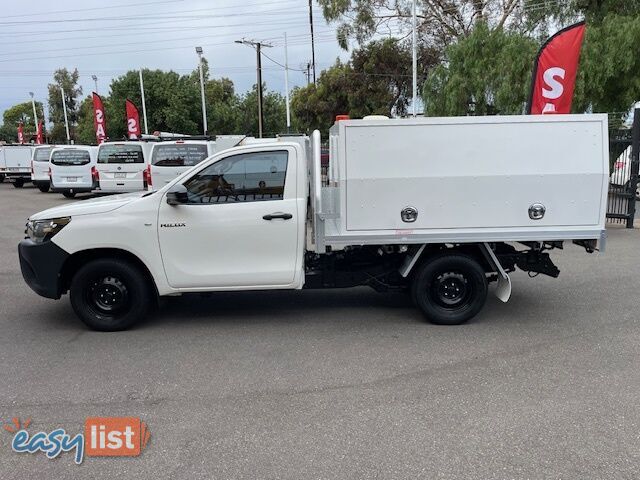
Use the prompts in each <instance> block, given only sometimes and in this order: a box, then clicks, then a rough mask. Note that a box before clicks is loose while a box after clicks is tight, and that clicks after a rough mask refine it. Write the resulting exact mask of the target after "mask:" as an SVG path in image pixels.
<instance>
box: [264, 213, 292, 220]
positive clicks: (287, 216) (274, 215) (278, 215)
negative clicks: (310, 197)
mask: <svg viewBox="0 0 640 480" xmlns="http://www.w3.org/2000/svg"><path fill="white" fill-rule="evenodd" d="M262 218H263V219H264V220H273V219H274V218H281V219H283V220H291V219H292V218H293V215H291V214H290V213H282V212H275V213H270V214H268V215H264V216H263V217H262Z"/></svg>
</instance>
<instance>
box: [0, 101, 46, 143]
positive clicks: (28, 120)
mask: <svg viewBox="0 0 640 480" xmlns="http://www.w3.org/2000/svg"><path fill="white" fill-rule="evenodd" d="M36 113H37V114H38V115H39V117H38V120H44V111H43V109H42V103H41V102H36ZM2 120H3V122H4V124H5V125H14V126H17V125H18V123H20V122H22V123H23V124H24V127H25V136H26V132H27V131H32V132H33V133H34V134H35V132H36V125H35V121H34V118H33V105H32V104H31V102H24V103H19V104H17V105H14V106H13V107H11V108H8V109H7V110H5V111H4V113H3V115H2Z"/></svg>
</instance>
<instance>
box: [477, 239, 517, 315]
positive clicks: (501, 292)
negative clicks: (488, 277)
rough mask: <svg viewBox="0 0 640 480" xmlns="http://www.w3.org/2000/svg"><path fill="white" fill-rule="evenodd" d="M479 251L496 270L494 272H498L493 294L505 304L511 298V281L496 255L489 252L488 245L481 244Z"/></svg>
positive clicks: (491, 251)
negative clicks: (480, 250)
mask: <svg viewBox="0 0 640 480" xmlns="http://www.w3.org/2000/svg"><path fill="white" fill-rule="evenodd" d="M481 249H482V251H483V253H484V255H485V257H486V258H487V260H488V261H489V263H491V264H492V265H493V267H494V268H495V269H496V272H498V285H497V286H496V290H495V292H494V293H495V295H496V297H498V298H499V299H500V300H501V301H503V302H504V303H507V301H508V300H509V298H510V297H511V279H510V278H509V275H508V274H507V272H505V271H504V268H502V265H500V261H499V260H498V257H496V254H495V253H493V250H491V247H490V246H489V244H488V243H483V244H482V245H481Z"/></svg>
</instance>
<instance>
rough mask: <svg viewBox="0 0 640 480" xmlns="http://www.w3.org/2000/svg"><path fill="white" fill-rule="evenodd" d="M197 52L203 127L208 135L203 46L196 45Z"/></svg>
mask: <svg viewBox="0 0 640 480" xmlns="http://www.w3.org/2000/svg"><path fill="white" fill-rule="evenodd" d="M196 53H197V54H198V68H199V69H200V96H201V97H202V129H203V130H204V134H205V135H207V131H208V130H209V129H208V128H207V105H206V102H205V96H204V72H203V71H202V47H196Z"/></svg>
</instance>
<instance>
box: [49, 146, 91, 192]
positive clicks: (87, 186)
mask: <svg viewBox="0 0 640 480" xmlns="http://www.w3.org/2000/svg"><path fill="white" fill-rule="evenodd" d="M97 158H98V147H89V146H84V145H83V146H79V145H76V146H73V147H71V146H69V147H61V148H54V149H53V150H52V151H51V156H50V158H49V168H50V169H51V170H50V171H51V190H52V191H54V192H58V193H62V194H63V195H64V196H65V197H67V198H73V197H75V196H76V193H87V192H90V191H92V190H94V189H95V188H96V187H97V182H96V177H97V175H96V161H97Z"/></svg>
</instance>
